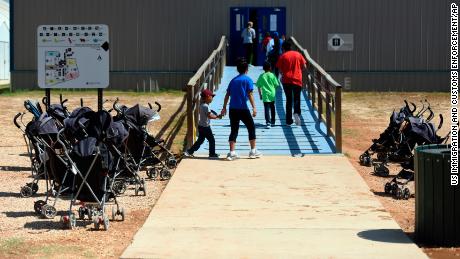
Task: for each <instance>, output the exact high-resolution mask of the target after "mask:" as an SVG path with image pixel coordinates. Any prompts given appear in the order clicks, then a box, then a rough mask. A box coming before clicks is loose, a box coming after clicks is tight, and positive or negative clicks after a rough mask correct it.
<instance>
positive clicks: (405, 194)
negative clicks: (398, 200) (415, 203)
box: [403, 187, 410, 200]
mask: <svg viewBox="0 0 460 259" xmlns="http://www.w3.org/2000/svg"><path fill="white" fill-rule="evenodd" d="M403 198H404V199H405V200H408V199H409V198H410V190H409V188H407V187H405V188H404V190H403Z"/></svg>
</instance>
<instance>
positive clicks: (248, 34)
mask: <svg viewBox="0 0 460 259" xmlns="http://www.w3.org/2000/svg"><path fill="white" fill-rule="evenodd" d="M252 26H253V25H252V22H251V21H250V22H248V26H247V27H246V29H244V30H243V31H242V32H241V38H243V46H244V49H245V52H246V53H245V54H246V61H247V62H249V64H252V52H253V49H254V45H253V43H254V41H255V39H256V31H255V30H254V29H253V28H252Z"/></svg>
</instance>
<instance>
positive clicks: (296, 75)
mask: <svg viewBox="0 0 460 259" xmlns="http://www.w3.org/2000/svg"><path fill="white" fill-rule="evenodd" d="M282 47H283V51H284V53H283V54H282V55H281V56H280V57H279V59H278V62H277V63H276V67H278V68H279V70H280V72H281V83H283V89H284V93H285V94H286V124H287V125H288V126H290V125H291V124H292V123H293V120H292V101H294V122H295V124H296V125H300V114H301V112H300V92H301V90H302V70H303V69H305V68H306V66H307V61H306V60H305V58H304V57H303V56H302V55H301V54H300V53H299V52H297V51H293V50H291V43H290V42H289V41H285V42H283V45H282ZM293 99H294V100H293Z"/></svg>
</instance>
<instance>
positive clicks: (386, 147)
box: [359, 100, 417, 166]
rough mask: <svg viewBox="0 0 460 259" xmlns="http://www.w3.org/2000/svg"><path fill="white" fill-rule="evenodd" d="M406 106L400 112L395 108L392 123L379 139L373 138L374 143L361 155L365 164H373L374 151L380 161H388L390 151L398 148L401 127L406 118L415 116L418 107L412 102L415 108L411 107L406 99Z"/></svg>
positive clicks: (361, 160)
mask: <svg viewBox="0 0 460 259" xmlns="http://www.w3.org/2000/svg"><path fill="white" fill-rule="evenodd" d="M404 102H405V106H404V107H402V108H401V109H400V110H399V112H396V111H394V110H393V112H392V114H391V116H390V123H389V125H388V127H387V128H386V129H385V131H384V132H383V133H382V134H380V137H379V138H378V139H373V140H372V142H373V144H372V145H371V146H370V147H369V148H368V149H367V150H366V151H365V152H364V153H363V154H362V155H361V156H360V157H359V162H360V164H361V165H364V166H371V165H372V164H373V163H372V158H371V156H372V155H373V154H374V153H377V159H378V160H379V161H386V160H387V158H388V153H391V152H393V151H395V150H397V142H398V139H399V138H400V132H399V128H400V126H401V124H402V123H403V122H404V119H405V118H407V117H410V116H413V113H414V112H415V110H416V109H417V107H416V106H415V104H413V103H411V104H412V106H413V109H410V107H409V103H408V102H407V101H406V100H404Z"/></svg>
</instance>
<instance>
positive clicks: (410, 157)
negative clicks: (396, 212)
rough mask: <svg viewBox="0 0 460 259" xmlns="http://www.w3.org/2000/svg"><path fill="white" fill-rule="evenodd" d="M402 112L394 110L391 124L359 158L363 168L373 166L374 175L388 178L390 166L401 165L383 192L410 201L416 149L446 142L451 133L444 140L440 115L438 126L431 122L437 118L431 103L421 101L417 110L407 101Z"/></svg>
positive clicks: (412, 193)
mask: <svg viewBox="0 0 460 259" xmlns="http://www.w3.org/2000/svg"><path fill="white" fill-rule="evenodd" d="M404 103H405V104H404V106H403V107H402V108H400V109H399V111H396V110H394V111H393V113H392V114H391V116H390V123H389V125H388V127H387V128H386V129H385V131H384V132H383V133H381V134H380V137H379V138H378V139H374V140H373V141H372V142H373V143H372V145H371V146H370V147H369V148H368V149H367V150H366V151H365V152H364V153H363V154H362V155H361V156H360V157H359V162H360V164H361V165H362V166H369V167H370V166H373V168H374V172H373V173H374V175H376V176H380V177H389V176H390V170H389V169H388V163H396V164H399V166H400V167H401V170H400V171H399V173H397V174H396V176H394V177H391V180H390V181H388V182H386V183H385V185H384V186H383V190H384V192H385V193H386V194H387V195H392V196H393V197H394V198H396V199H405V200H407V199H409V198H410V197H412V196H414V195H415V188H414V178H415V173H414V150H415V148H416V147H417V146H421V145H432V144H442V143H446V142H447V141H448V139H449V136H450V132H449V133H448V134H447V135H446V136H444V137H441V136H439V135H438V131H439V130H440V129H441V127H442V124H443V116H442V114H439V125H438V126H437V127H436V126H435V125H434V124H433V123H432V120H433V118H434V117H435V114H434V112H433V110H432V109H431V105H430V103H429V102H428V101H427V100H425V101H422V102H421V108H419V109H418V110H417V106H416V104H414V103H412V102H411V103H410V104H409V103H408V102H407V101H406V100H405V101H404Z"/></svg>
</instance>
